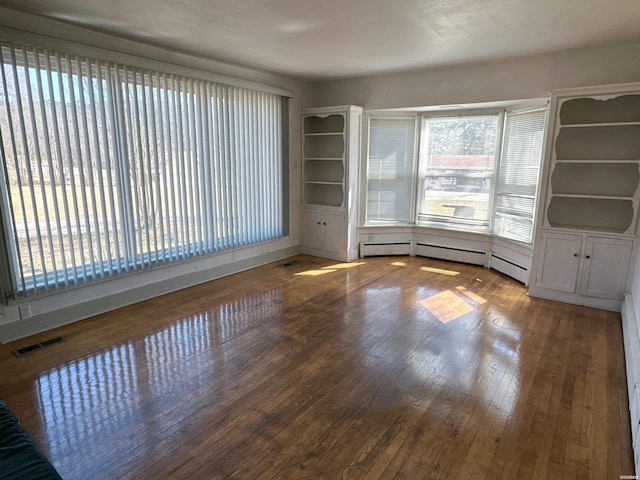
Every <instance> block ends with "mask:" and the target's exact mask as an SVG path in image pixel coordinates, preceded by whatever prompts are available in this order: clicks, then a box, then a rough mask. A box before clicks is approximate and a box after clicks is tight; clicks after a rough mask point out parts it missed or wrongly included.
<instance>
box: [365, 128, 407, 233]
mask: <svg viewBox="0 0 640 480" xmlns="http://www.w3.org/2000/svg"><path fill="white" fill-rule="evenodd" d="M415 137H416V118H415V117H410V118H398V117H372V118H371V119H370V122H369V155H368V159H367V213H366V221H367V223H375V222H387V223H388V222H398V223H410V222H411V218H412V213H411V199H412V192H413V190H414V188H413V179H414V158H415Z"/></svg>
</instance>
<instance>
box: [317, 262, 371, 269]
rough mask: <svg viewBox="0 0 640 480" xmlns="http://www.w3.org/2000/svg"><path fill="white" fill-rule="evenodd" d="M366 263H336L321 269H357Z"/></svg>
mask: <svg viewBox="0 0 640 480" xmlns="http://www.w3.org/2000/svg"><path fill="white" fill-rule="evenodd" d="M366 263H367V262H351V263H336V264H335V265H329V266H328V267H322V268H323V269H328V268H333V269H345V268H353V267H358V266H360V265H364V264H366Z"/></svg>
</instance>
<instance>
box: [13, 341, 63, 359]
mask: <svg viewBox="0 0 640 480" xmlns="http://www.w3.org/2000/svg"><path fill="white" fill-rule="evenodd" d="M64 341H65V338H64V337H55V338H51V339H49V340H45V341H44V342H40V343H34V344H33V345H29V346H28V347H22V348H18V349H17V350H13V354H14V355H15V356H16V357H22V356H23V355H26V354H27V353H31V352H36V351H38V350H41V349H43V348H45V347H50V346H51V345H55V344H57V343H61V342H64Z"/></svg>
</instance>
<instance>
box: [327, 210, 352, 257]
mask: <svg viewBox="0 0 640 480" xmlns="http://www.w3.org/2000/svg"><path fill="white" fill-rule="evenodd" d="M322 226H323V230H324V232H323V236H324V247H323V248H324V249H325V250H331V251H334V252H342V253H344V252H346V248H347V215H346V213H345V212H342V211H334V210H325V211H324V212H323V218H322Z"/></svg>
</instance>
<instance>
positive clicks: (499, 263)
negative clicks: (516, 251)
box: [489, 254, 529, 284]
mask: <svg viewBox="0 0 640 480" xmlns="http://www.w3.org/2000/svg"><path fill="white" fill-rule="evenodd" d="M489 267H491V268H492V269H493V270H497V271H498V272H500V273H504V274H505V275H508V276H509V277H511V278H513V279H515V280H518V281H519V282H522V283H524V284H526V283H527V281H528V280H529V269H528V268H526V267H523V266H522V265H518V264H517V263H514V262H513V261H511V260H507V259H506V258H502V257H499V256H497V255H494V254H491V260H490V262H489Z"/></svg>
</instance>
